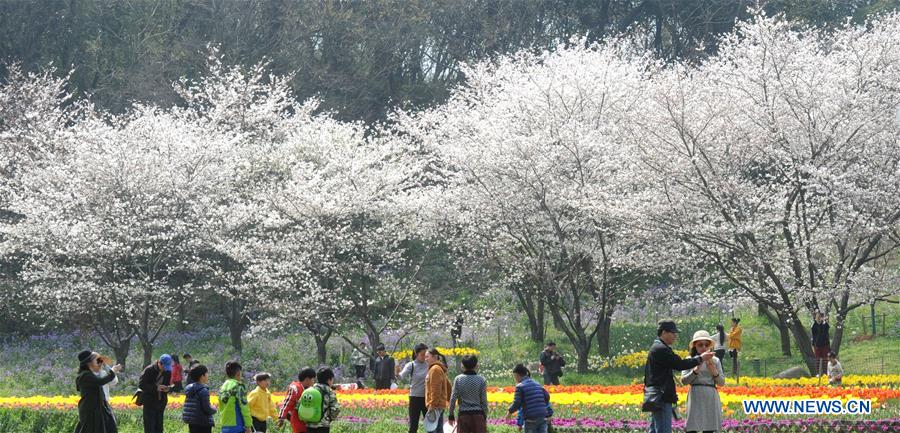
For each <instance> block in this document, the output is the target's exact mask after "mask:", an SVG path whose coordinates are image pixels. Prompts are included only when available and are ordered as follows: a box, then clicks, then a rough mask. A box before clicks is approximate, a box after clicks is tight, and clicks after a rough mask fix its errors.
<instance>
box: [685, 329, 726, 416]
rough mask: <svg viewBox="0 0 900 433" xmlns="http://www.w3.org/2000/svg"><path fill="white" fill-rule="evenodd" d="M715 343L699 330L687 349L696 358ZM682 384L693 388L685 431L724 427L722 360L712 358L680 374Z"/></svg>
mask: <svg viewBox="0 0 900 433" xmlns="http://www.w3.org/2000/svg"><path fill="white" fill-rule="evenodd" d="M714 344H715V343H714V342H713V339H712V338H711V337H710V336H709V332H706V331H697V332H695V333H694V338H692V339H691V343H690V344H689V345H688V349H690V351H691V356H697V355H701V354H703V353H704V352H708V351H710V350H712V348H713V346H714ZM681 381H682V382H683V383H684V384H685V385H690V386H691V390H690V392H688V398H687V415H686V416H685V425H684V429H685V430H686V431H688V432H701V431H702V432H715V431H719V430H720V429H721V428H722V400H721V399H719V391H718V389H716V386H717V385H718V386H722V385H725V375H724V374H723V373H722V363H721V362H720V361H719V358H715V357H713V358H709V360H707V361H706V362H702V363H701V364H700V365H698V366H696V367H694V368H693V369H691V370H685V371H684V372H682V373H681Z"/></svg>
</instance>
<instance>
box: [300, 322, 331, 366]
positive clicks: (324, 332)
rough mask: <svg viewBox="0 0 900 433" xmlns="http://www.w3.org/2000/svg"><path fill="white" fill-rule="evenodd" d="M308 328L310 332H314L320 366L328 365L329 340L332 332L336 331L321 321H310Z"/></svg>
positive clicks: (307, 324)
mask: <svg viewBox="0 0 900 433" xmlns="http://www.w3.org/2000/svg"><path fill="white" fill-rule="evenodd" d="M306 329H308V330H309V333H310V334H312V336H313V339H314V340H315V341H316V360H317V361H318V362H319V365H320V366H321V365H326V364H327V363H328V340H330V339H331V334H332V332H334V331H333V330H332V329H331V328H328V327H327V326H323V325H322V324H320V323H309V322H307V323H306Z"/></svg>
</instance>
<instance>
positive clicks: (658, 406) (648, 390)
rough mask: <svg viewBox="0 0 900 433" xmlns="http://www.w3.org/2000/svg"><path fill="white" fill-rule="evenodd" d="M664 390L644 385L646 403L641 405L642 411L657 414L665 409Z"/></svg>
mask: <svg viewBox="0 0 900 433" xmlns="http://www.w3.org/2000/svg"><path fill="white" fill-rule="evenodd" d="M662 398H663V389H662V387H659V386H652V385H651V386H647V385H644V403H643V404H641V411H644V412H656V411H660V410H662V409H663V401H662Z"/></svg>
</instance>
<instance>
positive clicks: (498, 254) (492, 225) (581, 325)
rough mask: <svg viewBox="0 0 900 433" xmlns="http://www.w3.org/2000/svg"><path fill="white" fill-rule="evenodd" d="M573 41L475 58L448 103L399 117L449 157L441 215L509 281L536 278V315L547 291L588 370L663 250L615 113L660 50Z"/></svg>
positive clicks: (633, 100) (632, 102) (525, 295)
mask: <svg viewBox="0 0 900 433" xmlns="http://www.w3.org/2000/svg"><path fill="white" fill-rule="evenodd" d="M573 45H576V46H578V48H572V49H568V50H563V51H560V52H556V53H552V54H542V55H529V54H519V55H517V56H514V57H508V58H504V59H501V60H499V61H498V62H497V63H484V64H479V65H475V66H473V67H470V68H468V69H467V71H466V72H467V81H466V83H465V86H464V87H462V88H460V89H458V90H457V91H456V92H455V93H454V95H453V96H452V97H451V99H450V101H449V102H448V103H447V104H446V105H444V106H441V107H438V108H435V109H432V110H428V111H425V112H422V113H412V114H409V113H407V114H403V113H401V114H399V115H398V116H397V118H398V122H399V123H400V125H401V128H402V130H403V133H404V134H405V137H407V140H408V142H409V144H408V145H409V146H411V147H415V146H419V147H421V148H423V149H424V150H421V151H419V153H420V154H422V155H426V156H429V155H430V156H431V157H432V158H434V160H435V161H437V163H433V164H430V166H442V167H446V169H445V170H444V171H443V173H442V174H443V176H444V179H443V180H442V182H440V183H439V184H438V185H437V186H435V187H434V188H432V189H431V191H430V194H431V202H432V203H433V206H434V209H433V212H434V213H433V216H434V217H435V218H438V219H443V220H446V221H447V223H448V224H450V225H451V226H453V227H457V232H458V233H457V234H456V235H455V239H456V240H458V241H460V242H464V243H463V245H465V248H469V249H471V250H472V251H475V252H476V255H478V256H480V257H483V258H484V263H486V264H490V265H492V266H494V267H495V268H496V269H498V270H500V271H501V272H502V273H503V275H505V277H504V278H505V279H506V280H507V281H508V282H509V285H510V286H511V287H520V288H530V289H525V290H520V291H516V295H517V296H518V299H519V302H520V304H521V305H522V306H523V307H526V308H525V309H526V311H527V312H528V314H529V316H530V315H531V314H532V312H535V313H537V314H540V310H537V311H535V310H533V309H532V308H531V306H530V305H529V304H528V302H530V301H532V297H536V298H537V299H540V301H541V302H544V303H545V304H546V306H547V310H548V311H549V313H550V315H551V317H552V319H553V323H554V325H555V326H556V327H557V328H558V329H559V330H560V331H562V332H563V333H564V334H565V335H566V336H567V337H568V338H569V340H570V341H571V342H572V344H573V346H574V347H575V350H576V352H577V356H578V370H579V371H582V372H583V371H586V370H587V368H588V363H587V360H588V356H589V354H590V352H591V350H592V348H593V345H594V342H595V341H596V340H595V339H597V338H598V337H599V340H600V351H601V353H604V354H606V353H608V333H609V326H610V320H611V316H612V313H613V311H614V310H615V308H616V305H617V304H618V303H619V302H621V300H622V299H623V298H624V297H625V296H627V295H628V294H629V293H631V292H632V291H633V290H635V289H637V288H638V287H641V286H642V285H643V284H644V283H645V281H646V275H648V272H646V271H647V270H648V269H650V268H649V267H648V266H647V265H648V264H649V263H651V261H650V260H648V259H649V258H651V257H652V256H653V254H652V253H650V252H649V251H647V248H646V246H648V243H647V234H648V233H646V232H644V231H643V230H642V229H641V228H640V227H636V226H635V225H633V224H632V223H633V220H632V218H633V217H635V216H637V215H638V214H637V213H635V212H631V211H630V209H631V207H630V204H629V203H631V201H630V200H629V199H628V197H629V195H630V194H632V193H633V192H634V191H635V190H634V189H633V188H632V186H631V185H632V184H633V182H632V181H631V177H632V173H633V170H632V167H631V165H632V164H633V160H629V159H628V158H625V157H624V156H626V154H625V153H623V152H621V151H620V149H621V147H622V146H623V144H625V143H626V142H625V138H626V136H625V135H623V134H622V132H623V130H622V129H621V128H619V127H618V126H617V124H618V123H620V122H621V121H623V119H625V118H627V117H628V116H630V115H632V113H634V112H635V111H636V108H637V107H638V104H639V102H640V101H641V100H642V99H641V95H642V94H643V91H642V87H643V85H644V72H643V71H644V69H645V67H646V66H647V65H648V63H647V61H646V60H645V59H643V58H640V57H637V56H634V55H632V54H631V53H629V52H627V51H619V50H616V49H614V48H613V47H612V46H611V45H610V46H593V47H590V48H582V46H583V45H582V44H573ZM526 290H527V291H526ZM532 322H534V318H532ZM534 325H535V324H533V325H532V327H534ZM532 333H533V334H534V331H533V332H532Z"/></svg>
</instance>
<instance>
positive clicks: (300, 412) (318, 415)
mask: <svg viewBox="0 0 900 433" xmlns="http://www.w3.org/2000/svg"><path fill="white" fill-rule="evenodd" d="M324 407H325V401H324V399H323V398H322V391H319V387H318V386H311V387H309V388H306V389H305V390H304V391H303V394H300V403H299V404H298V405H297V416H298V417H299V418H300V421H303V422H305V423H311V424H315V423H317V422H319V421H321V420H322V415H324V414H323V412H324Z"/></svg>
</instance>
